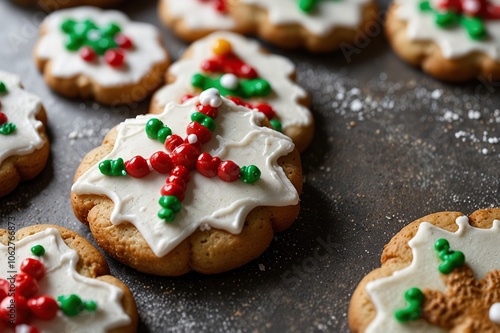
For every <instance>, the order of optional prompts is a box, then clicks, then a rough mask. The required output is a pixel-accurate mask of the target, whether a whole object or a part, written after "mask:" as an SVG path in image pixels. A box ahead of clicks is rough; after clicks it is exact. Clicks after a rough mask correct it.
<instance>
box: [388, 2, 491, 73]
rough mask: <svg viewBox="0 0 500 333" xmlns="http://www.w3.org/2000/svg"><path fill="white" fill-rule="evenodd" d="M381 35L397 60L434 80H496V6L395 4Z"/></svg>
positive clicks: (472, 3)
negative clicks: (383, 33)
mask: <svg viewBox="0 0 500 333" xmlns="http://www.w3.org/2000/svg"><path fill="white" fill-rule="evenodd" d="M467 3H468V4H469V6H470V8H467V7H466V4H467ZM386 33H387V36H388V39H389V41H390V43H391V45H392V47H393V49H394V50H395V52H396V53H397V54H398V55H399V56H400V57H401V58H402V59H404V60H405V61H407V62H408V63H410V64H412V65H414V66H419V67H421V68H422V69H423V70H424V71H425V72H427V73H429V74H430V75H432V76H434V77H436V78H438V79H442V80H446V81H466V80H470V79H477V78H478V77H480V76H481V77H483V78H484V79H485V80H498V79H499V78H500V3H498V2H497V1H493V0H485V1H479V0H477V1H476V0H473V1H470V2H467V1H437V0H433V1H421V0H409V1H396V2H395V3H394V4H393V5H392V6H391V7H390V9H389V12H388V15H387V21H386Z"/></svg>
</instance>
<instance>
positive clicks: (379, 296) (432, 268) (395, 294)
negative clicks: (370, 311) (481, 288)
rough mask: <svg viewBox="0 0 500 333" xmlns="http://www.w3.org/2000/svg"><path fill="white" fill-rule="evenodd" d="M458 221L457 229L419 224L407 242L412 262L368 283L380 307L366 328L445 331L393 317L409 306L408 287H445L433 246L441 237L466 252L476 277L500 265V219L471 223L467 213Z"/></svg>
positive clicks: (372, 295)
mask: <svg viewBox="0 0 500 333" xmlns="http://www.w3.org/2000/svg"><path fill="white" fill-rule="evenodd" d="M456 223H457V225H458V230H457V231H456V232H449V231H446V230H443V229H441V228H438V227H436V226H434V225H432V224H430V223H427V222H424V223H422V224H420V226H419V229H418V231H417V233H416V235H415V237H413V238H412V239H411V240H410V241H409V242H408V245H409V246H410V247H411V250H412V254H413V261H412V263H411V264H410V266H408V267H406V268H404V269H402V270H400V271H397V272H394V273H393V274H392V275H391V276H389V277H385V278H381V279H377V280H374V281H371V282H369V283H368V284H367V285H366V291H367V292H368V294H369V295H370V297H371V299H372V301H373V304H374V305H375V308H376V311H377V315H376V317H375V319H374V320H373V321H372V322H371V323H370V326H368V328H367V330H366V332H384V331H385V332H422V333H423V332H444V330H442V329H440V328H438V327H435V326H431V325H430V324H429V323H427V322H425V321H424V320H417V321H413V322H409V323H399V322H398V321H397V320H396V319H395V317H394V312H395V311H396V310H398V309H401V308H404V307H405V306H406V305H405V300H404V298H403V295H404V293H405V291H406V290H408V289H410V288H420V289H422V290H424V289H432V290H440V291H443V292H444V291H445V290H446V286H445V285H444V282H443V280H442V279H441V276H440V272H439V270H438V266H439V264H440V263H441V260H440V259H439V258H438V256H437V255H436V252H435V250H434V244H435V243H436V241H437V240H438V239H440V238H445V239H447V240H448V241H449V243H450V246H451V247H452V248H454V249H460V251H462V252H463V253H464V254H465V258H466V261H465V263H466V264H467V265H468V266H469V267H470V268H471V269H472V271H473V272H474V277H475V278H476V279H482V278H484V276H485V275H486V273H487V272H489V271H491V270H495V269H499V268H500V257H498V255H497V251H492V249H497V248H498V237H500V221H498V220H495V221H494V222H493V226H492V227H491V228H490V229H480V228H474V227H472V226H470V225H469V223H468V218H467V217H465V216H461V217H458V218H457V220H456ZM478 244H481V246H478Z"/></svg>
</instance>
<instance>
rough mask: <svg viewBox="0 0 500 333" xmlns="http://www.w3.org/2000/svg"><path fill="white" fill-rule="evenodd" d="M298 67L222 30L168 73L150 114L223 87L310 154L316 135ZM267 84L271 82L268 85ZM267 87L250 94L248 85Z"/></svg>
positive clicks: (193, 47)
mask: <svg viewBox="0 0 500 333" xmlns="http://www.w3.org/2000/svg"><path fill="white" fill-rule="evenodd" d="M294 77H295V66H294V65H293V63H292V62H291V61H290V60H288V59H286V58H284V57H282V56H278V55H273V54H270V53H267V52H265V51H264V50H263V49H262V48H261V46H260V45H259V43H257V42H255V41H253V40H250V39H247V38H245V37H243V36H241V35H238V34H235V33H231V32H216V33H213V34H211V35H209V36H207V37H205V38H203V39H201V40H198V41H196V42H195V43H193V44H192V45H191V46H190V47H189V48H188V50H187V51H186V53H185V54H184V56H183V57H182V58H181V59H180V60H178V61H177V62H176V63H174V64H173V65H172V66H171V67H170V69H169V71H168V72H167V78H166V80H167V83H168V84H167V85H166V86H164V87H163V88H161V89H160V90H158V91H157V92H156V93H155V95H154V97H153V99H152V103H151V107H150V113H154V114H158V113H162V112H163V109H164V107H165V105H166V104H167V103H168V102H170V101H176V102H179V101H181V98H182V97H185V96H186V95H189V96H194V95H197V94H199V93H200V92H201V91H202V90H203V89H207V88H210V87H218V88H219V89H221V91H222V89H224V90H223V94H224V95H225V96H226V97H231V98H232V99H233V101H235V102H236V103H239V104H242V105H246V106H248V107H249V108H256V109H260V110H261V111H263V112H264V113H265V114H266V116H267V117H268V118H269V120H270V121H271V123H272V124H273V125H275V126H276V127H277V129H278V130H280V131H282V132H283V133H284V134H286V135H287V136H289V137H290V138H292V140H293V141H294V143H295V145H296V146H297V149H298V150H299V151H303V150H305V148H306V147H307V146H308V145H309V143H310V141H311V140H312V137H313V134H314V121H313V117H312V114H311V112H310V111H309V109H308V106H309V96H308V94H307V92H306V91H305V90H304V89H303V88H301V87H300V86H299V85H297V84H296V83H295V82H294ZM264 81H265V82H264ZM252 82H253V84H254V85H255V84H258V83H262V84H266V85H268V86H269V87H268V89H267V90H265V91H264V89H263V91H262V92H259V91H255V92H252V93H245V92H244V91H242V90H241V87H242V86H244V85H250V84H252Z"/></svg>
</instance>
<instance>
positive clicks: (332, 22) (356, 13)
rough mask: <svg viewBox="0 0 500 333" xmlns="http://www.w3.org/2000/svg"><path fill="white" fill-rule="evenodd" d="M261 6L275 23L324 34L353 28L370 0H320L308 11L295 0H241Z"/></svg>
mask: <svg viewBox="0 0 500 333" xmlns="http://www.w3.org/2000/svg"><path fill="white" fill-rule="evenodd" d="M240 1H241V2H242V3H245V4H248V5H254V6H258V7H261V8H264V9H265V10H266V11H267V13H268V15H269V20H270V21H271V23H273V24H275V25H282V24H299V25H301V26H303V27H304V28H306V29H307V30H309V32H311V33H313V34H315V35H318V36H326V35H328V34H329V33H331V32H332V30H333V29H335V28H341V27H342V28H356V27H358V26H359V25H360V24H361V22H362V18H363V15H362V14H363V7H364V6H365V5H366V4H368V3H370V0H321V1H319V3H318V4H317V6H316V8H315V9H314V10H313V11H312V12H311V13H304V12H302V11H301V10H300V8H299V6H298V1H297V0H272V1H269V0H240Z"/></svg>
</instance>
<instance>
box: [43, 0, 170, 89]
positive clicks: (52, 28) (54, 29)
mask: <svg viewBox="0 0 500 333" xmlns="http://www.w3.org/2000/svg"><path fill="white" fill-rule="evenodd" d="M69 18H71V19H74V20H77V21H81V20H85V19H88V18H91V19H92V20H93V21H95V23H96V24H97V25H99V26H104V25H106V24H108V23H112V22H113V23H118V24H119V25H120V26H121V27H122V32H123V34H124V35H126V36H128V37H129V38H131V39H132V40H133V43H134V48H133V49H132V50H130V51H128V52H127V59H126V65H125V66H123V67H122V68H120V69H116V68H112V67H111V66H108V65H106V64H105V62H104V59H98V60H99V61H98V62H97V64H96V63H89V62H87V61H85V60H84V59H82V58H81V56H80V54H79V52H70V51H68V50H67V49H66V47H65V45H66V38H67V36H66V34H65V33H64V32H63V31H62V29H61V25H62V23H63V22H64V21H65V20H67V19H69ZM43 28H44V35H43V36H41V38H40V40H39V42H38V44H37V46H36V48H35V55H36V56H37V57H38V58H40V59H46V60H50V61H51V62H52V66H51V67H50V70H51V74H52V75H53V76H56V77H61V78H70V77H74V76H77V75H81V74H83V75H86V76H88V77H90V78H91V79H92V80H94V81H95V82H97V83H99V84H100V85H101V86H115V85H123V84H133V83H137V82H139V81H140V80H141V79H142V78H143V77H144V76H145V75H146V74H148V73H149V72H150V71H151V69H152V68H153V67H154V65H155V64H158V63H161V62H163V61H165V59H166V57H167V55H166V52H165V50H164V49H163V47H162V46H161V44H160V39H161V36H160V34H159V33H158V30H157V29H156V27H154V26H153V25H150V24H146V23H138V22H131V21H130V20H129V19H128V18H127V16H125V15H124V14H122V13H121V12H118V11H114V10H101V9H99V8H94V7H78V8H74V9H66V10H59V11H57V12H54V13H52V14H50V15H49V16H47V17H46V18H45V20H44V22H43Z"/></svg>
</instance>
